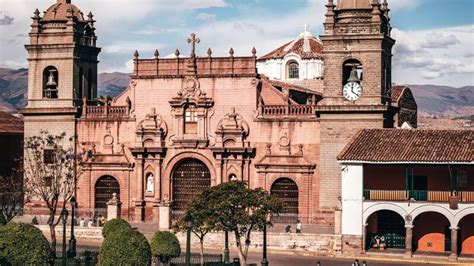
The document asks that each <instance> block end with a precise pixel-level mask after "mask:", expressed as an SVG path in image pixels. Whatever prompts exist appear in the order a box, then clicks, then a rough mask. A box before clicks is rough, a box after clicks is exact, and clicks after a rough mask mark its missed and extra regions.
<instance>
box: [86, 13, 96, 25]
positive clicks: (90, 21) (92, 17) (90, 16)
mask: <svg viewBox="0 0 474 266" xmlns="http://www.w3.org/2000/svg"><path fill="white" fill-rule="evenodd" d="M87 22H89V23H94V22H95V20H94V15H93V14H92V11H89V14H87Z"/></svg>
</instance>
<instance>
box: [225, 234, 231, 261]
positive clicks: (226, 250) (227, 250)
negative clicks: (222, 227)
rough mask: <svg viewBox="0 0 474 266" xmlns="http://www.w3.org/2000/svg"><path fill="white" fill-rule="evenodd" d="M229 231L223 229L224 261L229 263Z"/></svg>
mask: <svg viewBox="0 0 474 266" xmlns="http://www.w3.org/2000/svg"><path fill="white" fill-rule="evenodd" d="M229 257H230V256H229V232H228V231H224V263H225V264H227V263H230V258H229Z"/></svg>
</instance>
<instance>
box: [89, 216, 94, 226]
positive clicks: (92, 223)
mask: <svg viewBox="0 0 474 266" xmlns="http://www.w3.org/2000/svg"><path fill="white" fill-rule="evenodd" d="M93 226H94V222H93V221H92V217H91V218H89V223H87V227H93Z"/></svg>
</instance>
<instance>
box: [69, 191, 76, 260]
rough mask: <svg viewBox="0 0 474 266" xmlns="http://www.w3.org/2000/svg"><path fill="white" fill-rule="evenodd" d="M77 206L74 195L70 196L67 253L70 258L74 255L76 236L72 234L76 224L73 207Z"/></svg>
mask: <svg viewBox="0 0 474 266" xmlns="http://www.w3.org/2000/svg"><path fill="white" fill-rule="evenodd" d="M76 208H77V201H76V198H75V197H74V196H72V198H71V239H69V251H68V254H69V256H70V257H71V258H74V257H76V237H75V236H74V226H75V225H76V214H75V209H76Z"/></svg>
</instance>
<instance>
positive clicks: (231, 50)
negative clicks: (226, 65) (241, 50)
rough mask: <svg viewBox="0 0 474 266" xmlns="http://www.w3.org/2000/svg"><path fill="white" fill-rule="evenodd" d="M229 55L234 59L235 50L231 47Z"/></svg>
mask: <svg viewBox="0 0 474 266" xmlns="http://www.w3.org/2000/svg"><path fill="white" fill-rule="evenodd" d="M229 55H230V57H234V49H232V47H230V50H229Z"/></svg>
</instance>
